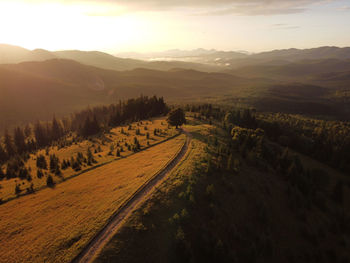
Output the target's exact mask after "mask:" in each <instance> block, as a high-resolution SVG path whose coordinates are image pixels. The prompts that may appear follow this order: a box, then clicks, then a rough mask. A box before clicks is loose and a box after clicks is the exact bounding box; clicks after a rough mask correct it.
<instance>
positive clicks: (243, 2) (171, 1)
mask: <svg viewBox="0 0 350 263" xmlns="http://www.w3.org/2000/svg"><path fill="white" fill-rule="evenodd" d="M22 1H23V0H22ZM38 1H39V2H40V1H43V0H27V1H26V2H38ZM53 1H59V2H64V3H77V2H80V3H95V4H108V5H110V6H111V5H116V6H120V7H123V8H125V10H127V11H129V12H130V11H171V10H183V9H186V10H187V9H189V10H190V11H191V12H194V13H196V14H197V15H212V16H220V15H230V14H236V15H248V16H254V15H279V14H295V13H301V12H304V11H305V10H307V9H308V8H309V7H310V6H311V5H316V4H324V3H329V2H332V1H336V0H53ZM107 15H108V14H107Z"/></svg>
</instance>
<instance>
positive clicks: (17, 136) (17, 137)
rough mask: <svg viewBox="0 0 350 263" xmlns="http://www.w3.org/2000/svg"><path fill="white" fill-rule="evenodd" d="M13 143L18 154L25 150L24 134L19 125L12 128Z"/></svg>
mask: <svg viewBox="0 0 350 263" xmlns="http://www.w3.org/2000/svg"><path fill="white" fill-rule="evenodd" d="M14 143H15V146H16V149H17V152H18V153H19V154H22V153H24V152H25V151H26V148H27V147H26V142H25V136H24V133H23V131H22V129H21V128H20V127H17V128H15V130H14Z"/></svg>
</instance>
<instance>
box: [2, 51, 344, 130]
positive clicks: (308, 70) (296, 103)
mask: <svg viewBox="0 0 350 263" xmlns="http://www.w3.org/2000/svg"><path fill="white" fill-rule="evenodd" d="M348 53H349V48H318V49H314V50H299V51H298V50H295V49H293V50H284V51H272V52H265V53H261V54H254V55H247V54H243V53H241V55H242V56H244V57H246V58H238V59H236V60H235V63H239V61H241V62H242V63H240V66H235V67H233V66H219V65H215V64H200V63H189V62H183V61H171V62H169V61H155V62H148V61H143V60H135V59H124V58H118V57H115V56H112V55H109V54H107V53H103V52H97V51H90V52H85V51H56V52H50V51H46V50H41V49H37V50H32V51H31V50H27V49H24V48H20V47H14V46H8V45H0V130H3V129H4V128H5V127H12V126H13V125H14V124H21V123H26V122H28V121H33V120H35V119H48V118H51V117H52V116H53V115H54V114H56V115H58V116H63V115H65V114H68V113H70V112H72V111H75V110H79V109H81V108H83V107H86V106H87V105H96V104H106V103H113V102H117V101H118V100H120V99H125V98H130V97H135V96H139V95H140V94H143V95H150V96H152V95H155V94H156V95H158V96H164V97H165V99H166V100H168V101H169V100H172V101H177V102H184V101H185V100H187V99H189V100H192V101H193V100H196V99H200V100H203V99H207V100H209V101H216V100H227V101H229V102H230V103H231V104H232V103H233V104H236V105H246V106H249V107H256V108H258V109H260V110H266V111H286V112H292V113H301V114H316V115H317V114H323V115H324V114H330V115H333V116H338V117H339V116H340V118H344V116H350V92H349V86H350V56H349V55H348ZM215 54H217V53H215ZM215 54H214V53H212V54H210V52H202V53H201V56H206V57H210V56H211V57H212V58H214V57H215ZM220 54H221V55H222V56H223V57H224V56H225V55H227V61H232V60H233V59H232V58H231V57H230V55H229V54H228V53H227V52H221V53H220ZM340 56H342V58H341V59H340V58H339V57H340ZM297 57H298V58H300V59H299V60H296V58H297ZM315 57H320V58H317V59H315ZM244 61H245V62H249V63H243V62H244ZM264 61H265V62H264ZM247 64H248V65H247ZM233 104H232V105H233Z"/></svg>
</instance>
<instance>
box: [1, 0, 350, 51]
mask: <svg viewBox="0 0 350 263" xmlns="http://www.w3.org/2000/svg"><path fill="white" fill-rule="evenodd" d="M349 21H350V4H349V1H345V0H343V1H340V0H338V1H337V0H333V1H321V0H318V1H317V0H297V1H295V0H293V1H292V0H283V1H276V0H274V1H254V0H249V1H241V0H222V1H215V2H213V1H195V0H192V1H160V0H153V1H147V0H146V1H106V0H104V1H64V0H54V1H40V0H33V1H30V0H27V1H25V0H15V1H7V0H5V1H3V0H2V1H0V25H1V26H0V31H1V35H0V43H6V44H12V45H18V46H22V47H25V48H28V49H35V48H43V49H48V50H63V49H80V50H101V51H107V52H110V53H115V52H123V51H137V52H147V51H159V50H166V49H174V48H179V49H195V48H199V47H202V48H215V49H220V50H247V51H250V52H258V51H264V50H271V49H276V48H279V49H280V48H290V47H296V48H311V47H317V46H323V45H334V46H348V45H349V43H350V29H349V28H350V25H349V24H350V22H349ZM325 32H326V33H325Z"/></svg>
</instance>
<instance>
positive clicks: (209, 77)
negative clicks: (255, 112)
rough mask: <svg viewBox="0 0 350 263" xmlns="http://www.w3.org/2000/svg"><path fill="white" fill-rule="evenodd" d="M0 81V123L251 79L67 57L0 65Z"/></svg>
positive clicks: (202, 91)
mask: <svg viewBox="0 0 350 263" xmlns="http://www.w3.org/2000/svg"><path fill="white" fill-rule="evenodd" d="M0 82H1V86H0V95H1V96H0V112H1V113H0V126H1V127H0V128H1V129H3V128H4V127H9V126H11V124H14V123H22V122H23V123H24V122H27V121H32V120H33V119H34V120H35V119H47V118H51V117H52V115H53V114H57V115H59V116H60V115H64V114H67V113H69V112H72V111H74V110H77V109H80V108H82V107H86V106H87V105H94V104H103V103H112V102H117V101H119V99H125V98H130V97H135V96H139V95H140V94H144V95H150V96H151V95H155V94H157V95H158V96H164V97H165V98H167V99H168V98H172V99H176V98H177V99H179V98H186V97H187V98H189V97H201V96H208V95H211V96H218V95H220V94H222V95H223V94H227V93H231V92H233V91H234V90H236V89H237V90H238V89H239V88H241V87H243V86H246V85H249V84H250V83H252V81H251V80H248V79H244V78H238V77H235V76H233V75H230V74H225V73H206V72H199V71H195V70H186V69H174V70H171V71H156V70H151V69H142V68H139V69H134V70H129V71H113V70H105V69H101V68H97V67H93V66H87V65H83V64H80V63H78V62H76V61H73V60H66V59H52V60H46V61H42V62H23V63H19V64H7V65H0Z"/></svg>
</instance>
